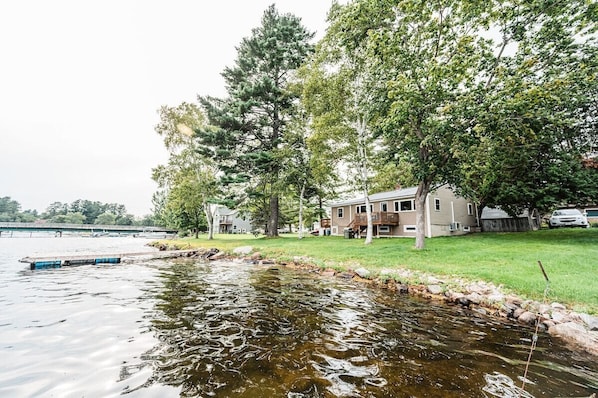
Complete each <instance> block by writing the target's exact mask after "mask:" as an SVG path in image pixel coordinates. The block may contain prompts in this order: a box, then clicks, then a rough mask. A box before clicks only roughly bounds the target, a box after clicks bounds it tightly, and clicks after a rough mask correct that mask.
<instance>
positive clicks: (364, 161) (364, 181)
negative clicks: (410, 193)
mask: <svg viewBox="0 0 598 398" xmlns="http://www.w3.org/2000/svg"><path fill="white" fill-rule="evenodd" d="M358 123H359V124H358V126H357V141H358V143H357V147H358V148H357V151H358V154H359V164H360V170H359V176H360V180H361V188H362V190H363V195H364V197H365V214H366V218H367V232H366V235H365V242H364V244H365V245H369V244H371V243H372V238H373V236H374V226H373V223H372V210H371V209H370V197H369V192H368V157H367V147H366V146H367V122H366V119H365V117H360V118H359V122H358Z"/></svg>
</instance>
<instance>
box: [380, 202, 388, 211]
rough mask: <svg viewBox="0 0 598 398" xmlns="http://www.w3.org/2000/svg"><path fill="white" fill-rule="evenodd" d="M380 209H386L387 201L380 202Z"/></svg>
mask: <svg viewBox="0 0 598 398" xmlns="http://www.w3.org/2000/svg"><path fill="white" fill-rule="evenodd" d="M380 211H388V203H380Z"/></svg>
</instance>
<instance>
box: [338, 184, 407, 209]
mask: <svg viewBox="0 0 598 398" xmlns="http://www.w3.org/2000/svg"><path fill="white" fill-rule="evenodd" d="M416 192H417V187H409V188H403V189H397V190H394V191H388V192H379V193H374V194H371V195H370V202H382V201H385V200H394V199H405V198H413V197H415V193H416ZM363 203H365V198H364V197H363V195H362V196H359V197H356V198H354V199H347V200H343V201H340V202H334V203H331V204H330V206H331V207H339V206H350V205H358V204H363Z"/></svg>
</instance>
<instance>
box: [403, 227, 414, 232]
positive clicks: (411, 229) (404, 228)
mask: <svg viewBox="0 0 598 398" xmlns="http://www.w3.org/2000/svg"><path fill="white" fill-rule="evenodd" d="M403 231H404V232H417V227H416V226H415V225H403Z"/></svg>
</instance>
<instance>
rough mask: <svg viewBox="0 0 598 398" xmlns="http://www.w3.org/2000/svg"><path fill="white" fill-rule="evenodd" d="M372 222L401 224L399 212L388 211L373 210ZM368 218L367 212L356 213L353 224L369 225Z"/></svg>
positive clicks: (377, 223) (376, 223)
mask: <svg viewBox="0 0 598 398" xmlns="http://www.w3.org/2000/svg"><path fill="white" fill-rule="evenodd" d="M372 223H373V224H374V225H399V214H398V213H389V212H386V211H375V212H372ZM367 224H368V218H367V214H366V213H356V214H355V215H354V218H353V225H355V226H356V227H357V226H361V225H367Z"/></svg>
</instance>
